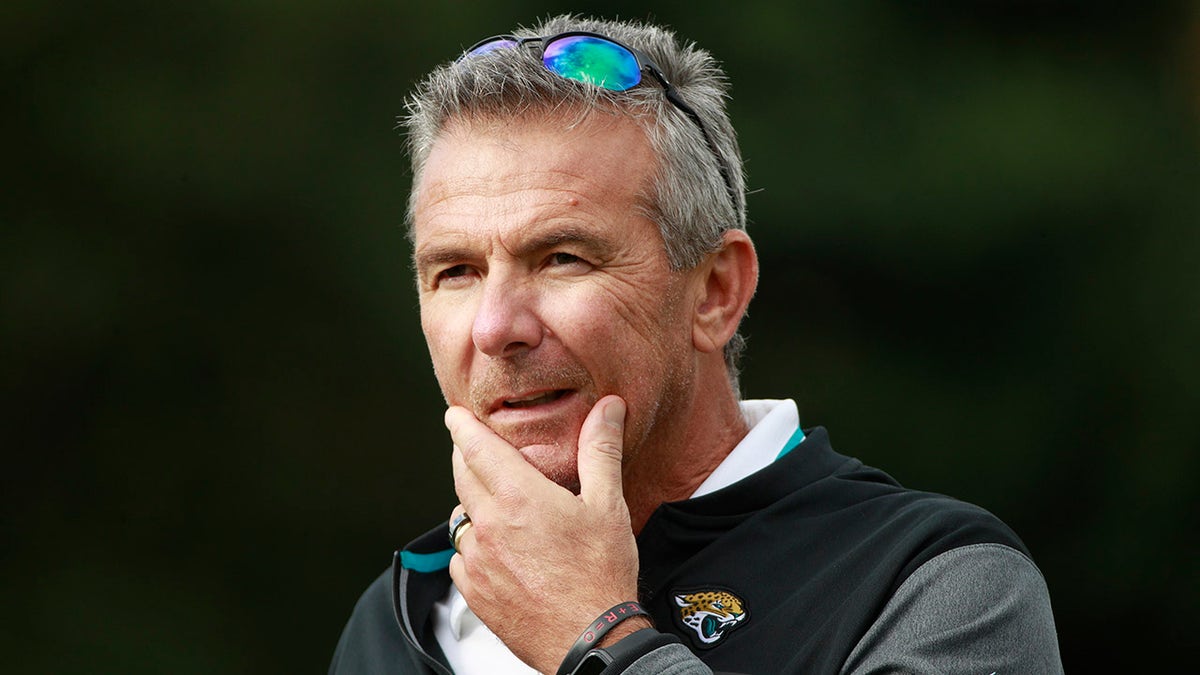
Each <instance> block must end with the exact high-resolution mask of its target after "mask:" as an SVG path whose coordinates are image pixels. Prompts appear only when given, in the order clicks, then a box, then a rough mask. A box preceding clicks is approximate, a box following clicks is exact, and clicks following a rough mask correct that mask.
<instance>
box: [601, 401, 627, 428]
mask: <svg viewBox="0 0 1200 675" xmlns="http://www.w3.org/2000/svg"><path fill="white" fill-rule="evenodd" d="M604 421H605V422H608V423H609V424H612V425H614V426H618V427H619V426H622V425H623V424H625V401H622V400H621V399H619V398H618V399H615V400H612V401H609V402H608V405H607V406H605V408H604Z"/></svg>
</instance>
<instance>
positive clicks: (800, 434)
mask: <svg viewBox="0 0 1200 675" xmlns="http://www.w3.org/2000/svg"><path fill="white" fill-rule="evenodd" d="M803 440H804V431H802V430H801V429H800V427H796V433H794V434H792V437H791V438H789V439H788V441H787V443H784V444H783V449H782V450H780V451H779V454H778V455H776V457H775V459H779V458H780V457H783V456H784V455H786V454H788V453H789V452H791V451H792V448H794V447H796V446H797V445H800V442H801V441H803Z"/></svg>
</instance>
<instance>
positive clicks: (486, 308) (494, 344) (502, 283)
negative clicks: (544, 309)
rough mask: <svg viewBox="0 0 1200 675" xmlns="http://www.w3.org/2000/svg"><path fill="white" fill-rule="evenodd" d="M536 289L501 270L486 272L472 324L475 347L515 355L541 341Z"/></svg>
mask: <svg viewBox="0 0 1200 675" xmlns="http://www.w3.org/2000/svg"><path fill="white" fill-rule="evenodd" d="M536 300H537V298H536V292H535V291H534V289H532V288H531V287H530V286H529V285H528V284H524V283H521V281H520V280H519V279H515V278H512V277H509V276H506V275H504V274H503V273H499V272H496V273H493V274H490V275H488V277H487V278H485V279H484V281H483V294H482V297H481V298H480V302H479V307H478V309H477V310H476V312H475V321H474V323H472V325H471V339H472V341H473V342H474V343H475V348H476V349H478V350H479V351H481V352H483V353H484V354H487V355H488V356H498V357H507V356H515V355H517V354H520V353H522V352H525V351H529V350H531V349H533V348H535V347H537V346H538V344H540V343H541V341H542V322H541V320H540V319H539V318H538V315H537V311H536Z"/></svg>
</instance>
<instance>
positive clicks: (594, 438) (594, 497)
mask: <svg viewBox="0 0 1200 675" xmlns="http://www.w3.org/2000/svg"><path fill="white" fill-rule="evenodd" d="M624 432H625V401H623V400H622V399H621V397H619V396H605V397H604V398H602V399H600V400H599V401H597V402H596V405H595V406H593V407H592V411H591V412H589V413H588V416H587V419H585V420H584V421H583V427H582V428H580V430H579V496H580V497H582V498H583V501H584V502H586V503H589V504H594V503H598V502H611V501H614V500H622V499H623V493H622V491H621V457H622V456H623V454H624V453H623V440H624V438H623V437H624Z"/></svg>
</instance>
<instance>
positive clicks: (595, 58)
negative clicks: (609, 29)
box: [542, 35, 642, 91]
mask: <svg viewBox="0 0 1200 675" xmlns="http://www.w3.org/2000/svg"><path fill="white" fill-rule="evenodd" d="M542 63H544V64H545V65H546V68H548V69H550V70H551V71H552V72H554V73H557V74H559V75H561V76H563V77H565V78H568V79H571V80H579V81H580V82H587V83H588V84H593V85H595V86H597V87H602V88H604V89H611V90H612V91H625V90H626V89H629V88H630V87H632V86H634V85H636V84H637V83H638V82H641V81H642V71H641V69H640V68H638V62H637V57H635V56H634V55H633V54H632V53H630V51H629V50H628V49H625V48H624V47H622V46H621V45H619V44H617V43H615V42H611V41H609V40H605V39H604V38H598V37H593V36H590V35H569V36H567V37H562V38H558V39H557V40H554V41H553V42H549V43H547V44H546V49H545V52H544V53H543V54H542Z"/></svg>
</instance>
